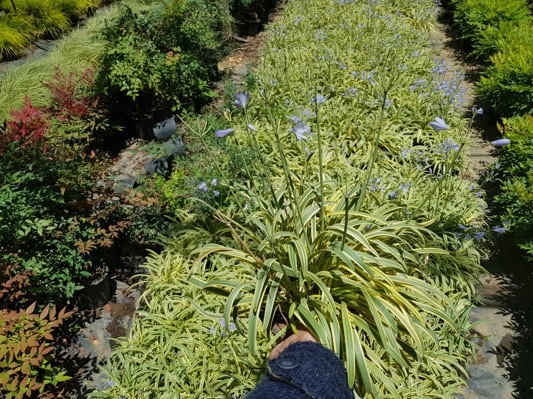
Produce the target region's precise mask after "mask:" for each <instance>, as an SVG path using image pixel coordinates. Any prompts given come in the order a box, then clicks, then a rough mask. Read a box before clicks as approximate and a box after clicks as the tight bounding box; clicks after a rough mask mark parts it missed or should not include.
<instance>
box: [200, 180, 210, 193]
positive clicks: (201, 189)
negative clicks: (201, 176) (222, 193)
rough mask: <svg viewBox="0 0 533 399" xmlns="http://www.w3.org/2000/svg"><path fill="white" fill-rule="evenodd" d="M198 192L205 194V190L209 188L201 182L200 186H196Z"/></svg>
mask: <svg viewBox="0 0 533 399" xmlns="http://www.w3.org/2000/svg"><path fill="white" fill-rule="evenodd" d="M198 190H200V191H203V192H204V193H206V192H207V190H209V188H208V187H207V183H206V182H205V181H203V182H201V183H200V184H198Z"/></svg>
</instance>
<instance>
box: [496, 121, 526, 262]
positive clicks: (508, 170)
mask: <svg viewBox="0 0 533 399" xmlns="http://www.w3.org/2000/svg"><path fill="white" fill-rule="evenodd" d="M526 118H527V117H525V118H512V119H510V120H508V121H507V123H508V124H507V125H506V128H507V129H506V134H507V132H509V134H510V135H511V136H513V135H516V136H518V137H519V139H518V140H516V141H513V142H512V144H511V145H510V146H508V147H506V148H505V149H503V150H502V152H501V154H500V156H499V159H498V160H499V163H500V165H501V168H500V169H501V170H502V173H503V176H502V179H501V184H500V190H501V191H500V193H499V194H498V195H497V196H496V197H495V199H494V200H495V202H496V204H497V206H498V215H499V217H500V219H501V220H502V221H504V222H505V225H506V226H507V228H508V229H509V230H510V231H511V233H512V234H513V237H514V239H515V241H516V242H517V244H518V245H519V246H520V247H521V248H522V249H524V250H525V251H526V253H527V255H528V257H529V258H530V259H533V251H532V249H533V241H532V240H531V237H532V236H533V229H532V228H531V226H532V223H533V210H532V209H533V138H531V137H528V136H527V133H529V132H528V131H527V130H525V131H524V130H521V129H520V130H518V129H519V127H521V126H525V127H526V129H528V128H529V125H528V124H527V122H528V119H526ZM530 118H531V117H529V119H530ZM509 121H512V122H511V123H509ZM524 121H525V122H526V123H524ZM514 122H518V123H514ZM524 133H525V134H524Z"/></svg>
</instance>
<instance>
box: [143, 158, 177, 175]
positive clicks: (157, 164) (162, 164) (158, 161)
mask: <svg viewBox="0 0 533 399" xmlns="http://www.w3.org/2000/svg"><path fill="white" fill-rule="evenodd" d="M171 162H172V159H171V157H164V158H155V159H152V160H151V161H150V162H147V163H146V164H144V170H145V171H146V174H147V175H148V176H151V175H154V174H156V173H158V174H160V175H163V176H168V175H169V174H170V167H171Z"/></svg>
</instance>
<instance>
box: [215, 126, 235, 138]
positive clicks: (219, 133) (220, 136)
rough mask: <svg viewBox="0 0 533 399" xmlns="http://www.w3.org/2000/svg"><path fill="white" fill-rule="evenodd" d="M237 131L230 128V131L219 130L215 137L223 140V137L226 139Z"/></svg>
mask: <svg viewBox="0 0 533 399" xmlns="http://www.w3.org/2000/svg"><path fill="white" fill-rule="evenodd" d="M234 131H235V129H233V128H231V127H230V128H229V129H223V130H217V131H216V132H215V137H217V138H219V139H221V138H222V137H226V136H227V135H228V134H230V133H233V132H234Z"/></svg>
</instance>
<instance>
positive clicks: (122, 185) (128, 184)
mask: <svg viewBox="0 0 533 399" xmlns="http://www.w3.org/2000/svg"><path fill="white" fill-rule="evenodd" d="M136 185H137V179H136V178H135V177H130V178H129V179H122V180H117V182H116V183H115V186H114V187H113V191H114V192H115V193H116V194H125V193H127V192H129V191H130V190H131V189H133V188H135V186H136Z"/></svg>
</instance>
